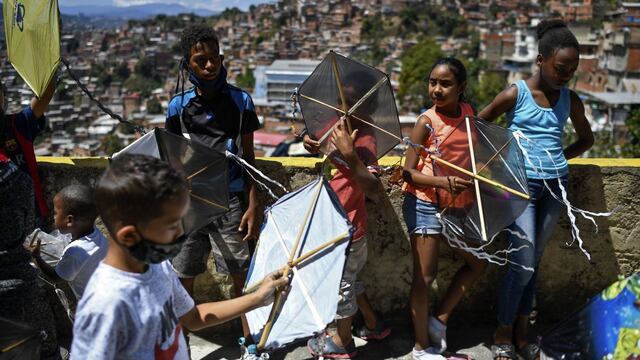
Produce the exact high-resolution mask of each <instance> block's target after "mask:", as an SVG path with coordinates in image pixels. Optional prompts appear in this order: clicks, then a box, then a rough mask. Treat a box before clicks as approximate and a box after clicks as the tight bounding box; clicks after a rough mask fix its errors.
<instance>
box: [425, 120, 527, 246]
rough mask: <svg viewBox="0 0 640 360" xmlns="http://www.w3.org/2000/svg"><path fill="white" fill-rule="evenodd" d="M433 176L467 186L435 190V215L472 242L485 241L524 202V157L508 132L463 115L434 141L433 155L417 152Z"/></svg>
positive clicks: (518, 211) (513, 216)
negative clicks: (437, 209)
mask: <svg viewBox="0 0 640 360" xmlns="http://www.w3.org/2000/svg"><path fill="white" fill-rule="evenodd" d="M421 156H422V157H423V158H428V159H429V160H431V162H432V165H433V169H434V174H435V175H436V176H458V177H461V178H464V179H468V180H471V181H472V183H473V185H472V186H471V187H469V188H467V189H466V190H464V191H463V192H461V193H459V194H456V195H452V194H451V193H450V192H448V191H446V190H445V189H437V191H436V195H437V198H438V203H439V207H440V210H441V213H440V218H441V221H443V222H444V223H445V224H446V226H447V228H448V229H449V230H450V231H451V233H453V234H455V235H457V236H459V237H462V238H465V239H466V240H470V241H473V242H476V243H484V242H487V241H490V240H491V239H492V238H493V237H494V236H496V235H497V234H498V233H500V232H501V231H502V230H503V229H504V228H506V227H507V226H509V225H510V224H511V223H513V221H514V220H515V219H516V218H517V217H518V216H520V214H522V213H523V212H524V210H525V209H526V208H527V205H528V204H529V187H528V185H527V174H526V170H525V166H524V158H523V155H522V152H521V151H520V148H519V147H518V144H517V141H515V138H514V136H513V133H512V132H511V131H509V130H508V129H505V128H503V127H501V126H498V125H495V124H492V123H489V122H486V121H484V120H481V119H478V118H475V117H465V118H463V119H461V120H460V121H459V123H458V124H457V125H456V126H455V127H454V128H453V130H452V131H451V132H450V133H449V134H447V135H446V136H444V137H443V138H442V139H438V148H437V154H429V153H426V152H424V151H423V153H422V154H421Z"/></svg>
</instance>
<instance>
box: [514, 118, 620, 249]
mask: <svg viewBox="0 0 640 360" xmlns="http://www.w3.org/2000/svg"><path fill="white" fill-rule="evenodd" d="M513 135H514V137H515V138H516V142H517V143H518V147H519V148H520V150H521V151H522V154H523V155H524V158H525V159H526V160H527V163H529V165H531V167H532V168H533V171H534V172H535V173H536V174H537V175H538V176H540V178H541V179H542V181H543V183H544V186H545V187H546V188H547V190H549V193H550V194H551V196H552V197H553V198H554V199H555V200H556V201H558V202H560V203H561V204H563V205H565V206H566V208H567V216H568V217H569V221H570V224H571V236H572V241H571V242H570V243H568V245H572V244H573V243H574V242H575V241H577V242H578V246H579V247H580V250H581V251H582V252H583V253H584V254H585V256H586V257H587V259H588V260H591V255H590V254H589V252H588V251H587V250H586V249H585V248H584V241H583V240H582V238H581V237H580V229H579V228H578V226H577V225H576V217H575V215H574V212H576V213H578V214H580V215H581V216H582V217H583V218H585V219H587V220H589V221H591V222H592V223H593V225H594V226H595V229H596V233H597V232H598V224H597V223H596V221H595V219H594V217H608V216H611V215H612V214H613V213H614V212H615V211H616V210H617V209H618V208H615V209H613V210H612V211H609V212H600V213H596V212H592V211H587V210H583V209H580V208H578V207H575V206H573V205H572V204H571V202H569V199H568V198H567V191H566V189H565V187H564V186H563V185H562V180H561V179H560V173H559V171H558V167H557V166H556V163H555V160H554V159H553V157H552V156H551V153H550V152H549V150H547V149H545V148H544V147H540V148H542V149H543V150H544V152H545V153H546V154H547V157H548V158H549V159H550V160H551V162H552V164H553V167H554V168H555V171H556V175H557V181H558V187H559V189H560V193H561V196H558V195H557V194H556V193H555V192H554V191H553V190H552V189H551V187H550V186H549V184H548V183H547V181H546V179H544V176H543V175H544V174H543V173H544V170H542V160H541V159H540V158H538V162H539V167H538V166H536V165H535V164H534V163H533V161H532V160H531V158H530V157H529V153H528V152H527V149H526V148H525V146H524V145H523V144H522V143H521V140H522V139H524V140H525V141H526V142H527V143H529V144H531V145H536V142H535V141H534V140H532V139H530V138H528V137H527V136H526V135H524V133H522V131H520V130H518V131H515V132H514V134H513Z"/></svg>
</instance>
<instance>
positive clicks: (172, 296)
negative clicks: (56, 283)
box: [71, 261, 194, 360]
mask: <svg viewBox="0 0 640 360" xmlns="http://www.w3.org/2000/svg"><path fill="white" fill-rule="evenodd" d="M193 307H194V302H193V299H192V298H191V296H189V294H188V293H187V292H186V290H185V289H184V288H183V287H182V284H180V281H179V280H178V277H177V276H176V274H175V272H174V271H173V269H172V268H171V264H170V263H169V262H168V261H164V262H162V263H160V264H152V265H149V269H148V270H147V271H146V272H145V273H143V274H138V273H131V272H126V271H122V270H118V269H116V268H114V267H112V266H109V265H107V264H105V263H100V265H99V266H98V268H97V269H96V271H95V273H94V274H93V276H92V277H91V279H90V280H89V284H88V285H87V289H86V290H85V293H84V295H83V297H82V299H80V303H79V304H78V311H77V312H76V319H75V323H74V324H73V343H72V345H71V359H82V360H84V359H95V360H102V359H115V358H118V359H132V360H133V359H140V360H145V359H176V360H183V359H184V360H188V359H189V355H188V351H187V343H186V341H185V338H184V335H183V330H182V326H181V325H180V323H179V318H180V317H181V316H183V315H184V314H186V313H187V312H189V311H190V310H191V309H193Z"/></svg>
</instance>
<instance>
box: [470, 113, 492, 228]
mask: <svg viewBox="0 0 640 360" xmlns="http://www.w3.org/2000/svg"><path fill="white" fill-rule="evenodd" d="M464 121H465V124H466V126H467V140H468V141H469V152H470V155H471V170H473V173H474V174H477V170H476V154H475V150H474V149H473V141H472V140H471V124H469V117H468V116H465V117H464ZM473 186H474V187H475V189H476V201H477V202H478V212H479V215H480V231H481V233H482V240H484V241H487V226H486V224H485V223H484V209H483V207H482V196H481V195H480V184H479V183H478V179H473Z"/></svg>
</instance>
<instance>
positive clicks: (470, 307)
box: [40, 159, 640, 346]
mask: <svg viewBox="0 0 640 360" xmlns="http://www.w3.org/2000/svg"><path fill="white" fill-rule="evenodd" d="M105 164H106V163H103V164H102V165H101V166H104V165H105ZM596 164H597V163H596ZM258 166H259V168H260V169H262V170H263V171H264V172H265V173H266V174H268V175H269V176H271V177H273V178H274V179H276V180H278V181H280V182H282V183H283V184H284V185H285V186H287V188H290V189H295V188H298V187H299V186H302V185H304V184H306V183H307V182H309V181H311V180H312V179H313V178H314V177H315V176H317V175H318V174H319V173H320V169H319V167H316V168H310V167H295V166H293V167H292V166H287V167H283V165H282V164H281V163H280V162H278V161H276V160H268V159H265V160H259V161H258ZM40 170H41V173H42V176H43V180H44V186H45V188H46V193H47V197H48V199H49V202H51V199H52V195H53V194H54V193H55V191H57V190H59V189H60V188H62V187H63V186H64V185H67V184H70V183H74V182H76V183H85V184H93V183H94V182H95V179H96V178H97V176H98V175H99V174H100V172H101V171H102V169H101V168H100V165H96V162H95V161H93V162H87V163H86V164H84V165H83V164H76V165H74V166H72V165H59V164H47V163H43V164H41V165H40ZM387 179H388V176H386V175H385V176H383V177H382V181H383V183H384V185H385V189H386V192H387V194H388V199H387V200H386V201H385V204H383V205H372V204H369V205H370V206H369V207H368V208H369V211H370V218H369V260H368V264H367V266H366V267H365V270H364V271H363V279H364V281H365V283H366V287H367V292H368V294H369V296H370V298H371V300H372V303H373V304H374V307H375V308H376V309H377V310H379V311H381V312H382V313H385V314H390V313H401V314H407V312H406V307H407V304H408V294H409V285H410V281H411V272H412V269H411V256H410V248H409V242H408V238H407V234H406V231H405V228H404V222H403V220H402V213H401V203H402V192H401V189H400V188H399V187H398V186H396V185H393V186H390V185H389V184H388V183H387ZM568 192H569V199H570V200H571V201H572V203H573V205H574V206H577V207H580V208H583V209H586V210H590V211H596V212H600V211H606V210H611V209H614V208H616V209H617V211H616V212H615V213H614V214H613V215H612V216H611V217H609V218H598V219H596V223H597V224H598V232H597V233H595V227H594V226H593V225H592V224H591V223H590V222H589V221H587V220H586V219H583V218H580V217H579V218H578V224H579V225H580V229H581V231H580V235H581V236H582V238H583V239H584V241H585V245H584V246H585V248H586V249H588V251H589V252H590V254H591V260H587V258H586V257H585V255H584V254H582V252H581V251H580V250H579V249H578V247H577V244H575V243H573V242H572V241H571V233H570V228H569V222H568V218H567V216H566V215H564V216H563V217H562V218H561V219H560V221H559V224H558V226H557V227H556V229H555V231H554V235H553V237H552V239H551V241H550V243H549V245H548V247H547V250H546V253H545V256H544V258H543V261H542V265H541V266H542V268H541V274H540V278H539V280H540V282H539V290H538V297H537V308H538V311H539V313H540V318H541V319H542V320H543V321H545V322H548V323H552V322H555V321H558V320H559V319H561V318H563V317H565V316H566V315H568V314H569V313H571V312H572V311H573V310H574V309H576V308H577V307H579V306H581V305H583V304H584V303H586V301H587V300H588V299H589V298H590V297H591V296H593V295H594V294H596V293H597V292H598V291H600V290H601V289H603V288H604V287H605V286H607V285H609V284H610V283H612V282H613V281H615V280H616V279H617V277H618V276H619V275H629V274H631V273H633V272H635V271H638V270H639V269H640V241H638V235H640V207H639V205H640V196H638V194H639V193H640V167H607V166H598V165H571V166H570V181H569V188H568ZM261 197H262V199H263V201H267V199H268V198H267V197H266V196H265V195H264V193H262V195H261ZM460 265H461V262H460V260H459V259H457V257H456V256H455V254H454V253H453V252H452V251H450V250H449V249H448V248H447V247H446V246H445V245H443V246H442V247H441V255H440V258H439V266H438V268H439V274H438V278H437V281H436V283H435V286H434V291H433V294H434V299H435V300H436V301H437V299H438V297H440V296H442V295H443V291H444V290H445V289H446V287H447V285H448V284H449V281H450V279H451V277H452V275H453V274H454V273H455V271H456V270H457V269H458V268H459V266H460ZM502 272H503V268H501V267H498V266H490V267H489V269H488V270H487V272H486V275H485V276H484V277H483V278H481V279H480V280H479V281H478V283H477V284H476V285H475V286H474V287H473V288H472V289H471V291H470V292H469V294H468V295H467V296H466V297H465V298H464V299H463V301H462V303H461V304H460V305H459V307H458V308H457V309H456V311H455V313H454V314H453V317H452V319H451V321H452V327H456V326H461V325H463V324H468V323H473V324H487V325H488V326H493V324H494V321H495V320H494V319H495V313H496V309H495V304H496V298H497V289H498V284H499V281H500V279H501V273H502ZM229 283H230V281H229V279H226V278H225V277H222V276H220V275H218V274H215V273H214V272H213V267H212V266H210V271H209V272H208V273H206V274H204V275H202V276H200V277H199V278H197V281H196V296H195V297H196V300H197V301H211V300H219V299H222V298H225V297H227V296H228V294H229V290H230V288H229ZM406 321H407V322H406V324H405V326H409V322H408V317H407V318H406ZM233 329H235V326H234V325H229V326H222V327H219V328H217V331H218V332H220V333H225V332H227V331H232V330H233ZM472 346H474V345H472Z"/></svg>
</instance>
